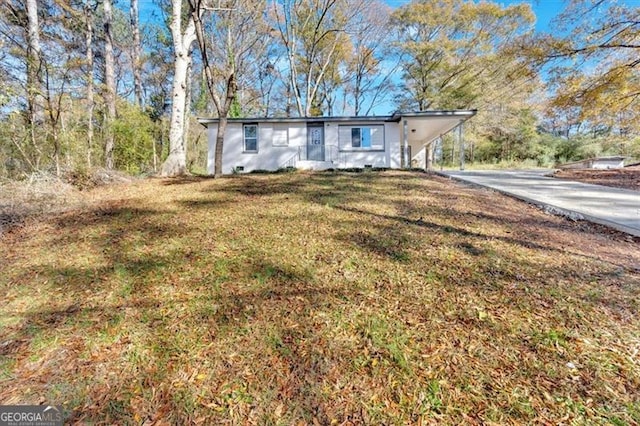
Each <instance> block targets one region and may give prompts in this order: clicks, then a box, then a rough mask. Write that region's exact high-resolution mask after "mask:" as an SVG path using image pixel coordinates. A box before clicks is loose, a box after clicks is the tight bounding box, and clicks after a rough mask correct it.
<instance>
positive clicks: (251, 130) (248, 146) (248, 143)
mask: <svg viewBox="0 0 640 426" xmlns="http://www.w3.org/2000/svg"><path fill="white" fill-rule="evenodd" d="M243 131H244V152H258V125H257V124H245V125H244V126H243Z"/></svg>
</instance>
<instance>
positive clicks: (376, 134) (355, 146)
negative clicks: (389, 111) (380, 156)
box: [338, 124, 384, 151]
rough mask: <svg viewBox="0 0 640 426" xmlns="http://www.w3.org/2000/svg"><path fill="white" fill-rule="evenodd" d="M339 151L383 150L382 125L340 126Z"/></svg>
mask: <svg viewBox="0 0 640 426" xmlns="http://www.w3.org/2000/svg"><path fill="white" fill-rule="evenodd" d="M338 139H339V144H340V150H341V151H384V126H383V125H379V124H373V125H370V126H340V127H339V129H338Z"/></svg>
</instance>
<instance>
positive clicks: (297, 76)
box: [272, 0, 367, 116]
mask: <svg viewBox="0 0 640 426" xmlns="http://www.w3.org/2000/svg"><path fill="white" fill-rule="evenodd" d="M363 7H367V2H364V1H350V0H278V1H274V3H273V7H272V13H273V15H274V17H275V26H276V27H277V30H278V33H279V36H280V39H281V42H282V43H283V45H284V47H285V50H286V52H287V58H288V59H287V60H288V76H289V83H290V85H291V87H292V89H293V90H292V91H293V96H294V98H295V101H296V107H297V109H298V114H299V115H300V116H310V115H312V112H313V110H314V107H317V105H318V104H319V100H318V99H317V97H318V96H319V95H320V93H319V92H320V90H321V86H322V81H323V79H324V78H325V77H326V75H327V73H328V72H329V71H330V69H331V67H332V66H333V65H335V59H336V55H337V52H338V51H339V50H340V48H341V47H342V46H343V45H344V44H345V43H348V32H349V30H350V25H351V23H352V22H354V17H356V16H358V15H359V14H360V13H361V12H362V9H363Z"/></svg>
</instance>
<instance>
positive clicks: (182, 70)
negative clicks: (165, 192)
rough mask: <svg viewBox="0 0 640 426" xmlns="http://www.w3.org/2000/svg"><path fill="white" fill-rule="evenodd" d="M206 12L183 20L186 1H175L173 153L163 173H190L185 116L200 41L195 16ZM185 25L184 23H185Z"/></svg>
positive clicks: (172, 110) (173, 10)
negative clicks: (192, 65) (194, 47)
mask: <svg viewBox="0 0 640 426" xmlns="http://www.w3.org/2000/svg"><path fill="white" fill-rule="evenodd" d="M201 13H202V11H199V12H197V13H191V14H189V15H188V18H187V19H186V22H183V12H182V0H172V1H171V22H170V24H169V28H170V30H171V37H172V38H173V55H174V61H173V85H172V89H171V102H172V104H171V122H170V123H171V124H170V127H169V156H168V157H167V159H166V160H165V162H164V163H163V164H162V168H161V170H160V174H161V175H163V176H179V175H183V174H186V173H187V151H186V147H185V133H184V130H185V117H186V112H187V111H186V110H187V107H188V106H187V105H186V100H187V92H186V91H187V74H188V72H189V64H190V62H191V45H192V44H193V42H194V41H195V40H196V27H195V22H194V17H198V19H199V14H201ZM183 24H184V25H183Z"/></svg>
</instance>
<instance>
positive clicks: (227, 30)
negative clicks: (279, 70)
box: [189, 0, 268, 177]
mask: <svg viewBox="0 0 640 426" xmlns="http://www.w3.org/2000/svg"><path fill="white" fill-rule="evenodd" d="M189 4H190V5H191V11H192V16H193V20H194V22H195V27H196V36H197V40H198V46H199V49H200V54H201V56H202V66H203V69H204V73H205V77H206V83H207V89H208V91H209V95H210V96H211V99H212V100H213V104H214V105H215V107H216V110H217V112H218V117H219V120H220V121H219V123H218V134H217V136H216V148H215V166H214V167H215V171H214V176H215V177H220V176H221V175H222V152H223V145H224V134H225V131H226V127H227V118H228V116H229V112H230V110H231V107H232V105H233V104H234V102H235V100H236V95H237V93H238V89H239V84H238V81H240V80H241V77H242V74H243V73H247V72H249V70H251V69H252V63H253V65H255V63H256V62H257V61H255V60H254V59H255V58H256V57H258V56H260V55H261V53H262V52H264V50H265V48H266V39H267V37H268V32H267V29H266V27H265V28H260V27H259V26H260V25H261V24H260V23H261V22H264V13H265V10H266V1H265V0H237V1H235V2H233V3H232V4H231V5H228V6H229V7H226V8H214V11H215V12H216V13H215V16H214V19H213V21H212V22H211V25H210V26H205V23H204V22H203V20H202V12H203V11H204V10H205V9H206V4H205V2H204V1H203V0H189ZM205 28H206V29H208V30H209V31H210V32H211V33H212V35H211V37H210V38H209V37H207V35H206V29H205Z"/></svg>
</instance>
